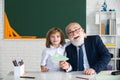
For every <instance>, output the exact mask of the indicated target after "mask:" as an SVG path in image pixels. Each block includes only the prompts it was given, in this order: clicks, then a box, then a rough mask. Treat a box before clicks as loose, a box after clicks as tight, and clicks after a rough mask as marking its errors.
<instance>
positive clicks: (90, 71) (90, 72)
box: [83, 68, 95, 75]
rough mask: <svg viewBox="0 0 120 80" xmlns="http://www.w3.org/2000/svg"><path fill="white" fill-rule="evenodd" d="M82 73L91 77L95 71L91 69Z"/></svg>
mask: <svg viewBox="0 0 120 80" xmlns="http://www.w3.org/2000/svg"><path fill="white" fill-rule="evenodd" d="M83 73H84V74H87V75H93V74H95V70H94V69H92V68H89V69H85V70H84V71H83Z"/></svg>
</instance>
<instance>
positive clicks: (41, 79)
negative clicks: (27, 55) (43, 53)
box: [3, 71, 120, 80]
mask: <svg viewBox="0 0 120 80" xmlns="http://www.w3.org/2000/svg"><path fill="white" fill-rule="evenodd" d="M26 76H30V77H35V79H29V78H17V77H15V76H14V73H13V72H10V73H9V74H8V75H7V76H6V78H5V79H3V80H85V79H79V78H76V77H77V76H79V77H84V78H88V79H89V80H120V75H116V76H114V75H111V71H102V72H100V73H99V74H96V75H83V74H82V73H81V72H77V71H76V72H69V73H66V72H46V73H43V72H28V73H27V74H26Z"/></svg>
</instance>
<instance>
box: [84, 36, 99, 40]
mask: <svg viewBox="0 0 120 80" xmlns="http://www.w3.org/2000/svg"><path fill="white" fill-rule="evenodd" d="M96 39H100V36H99V35H88V36H87V38H85V40H96Z"/></svg>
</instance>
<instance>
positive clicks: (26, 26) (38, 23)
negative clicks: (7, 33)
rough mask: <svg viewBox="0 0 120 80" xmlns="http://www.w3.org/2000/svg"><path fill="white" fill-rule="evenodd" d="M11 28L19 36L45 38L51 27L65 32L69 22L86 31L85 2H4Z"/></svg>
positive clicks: (33, 0) (35, 0) (80, 0)
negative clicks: (75, 23) (76, 23)
mask: <svg viewBox="0 0 120 80" xmlns="http://www.w3.org/2000/svg"><path fill="white" fill-rule="evenodd" d="M5 12H6V14H7V16H8V19H9V23H10V25H11V26H12V28H13V29H14V30H15V31H16V32H17V33H18V34H19V35H21V36H37V38H45V36H46V32H47V31H48V30H49V29H50V28H51V27H59V28H61V29H62V30H63V31H64V32H65V27H66V25H67V24H69V23H70V22H78V23H80V24H81V25H82V26H83V28H84V29H85V30H86V0H5Z"/></svg>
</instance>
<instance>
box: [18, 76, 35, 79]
mask: <svg viewBox="0 0 120 80" xmlns="http://www.w3.org/2000/svg"><path fill="white" fill-rule="evenodd" d="M20 78H30V79H35V77H31V76H20Z"/></svg>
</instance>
